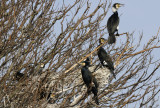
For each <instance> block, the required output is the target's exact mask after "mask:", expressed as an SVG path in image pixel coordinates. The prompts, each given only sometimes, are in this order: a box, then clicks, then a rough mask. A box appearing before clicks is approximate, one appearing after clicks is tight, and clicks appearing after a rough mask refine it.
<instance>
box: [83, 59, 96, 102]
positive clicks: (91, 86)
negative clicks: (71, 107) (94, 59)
mask: <svg viewBox="0 0 160 108" xmlns="http://www.w3.org/2000/svg"><path fill="white" fill-rule="evenodd" d="M81 65H82V66H83V67H82V69H81V73H82V78H83V81H84V83H85V84H86V86H87V92H88V94H89V93H90V92H91V91H92V93H93V94H94V100H95V102H96V104H97V105H99V101H98V96H97V93H98V86H99V85H98V83H97V80H96V78H95V77H94V76H93V75H92V73H91V72H90V70H89V69H88V67H89V66H90V60H89V58H87V59H86V60H85V61H83V62H82V63H81Z"/></svg>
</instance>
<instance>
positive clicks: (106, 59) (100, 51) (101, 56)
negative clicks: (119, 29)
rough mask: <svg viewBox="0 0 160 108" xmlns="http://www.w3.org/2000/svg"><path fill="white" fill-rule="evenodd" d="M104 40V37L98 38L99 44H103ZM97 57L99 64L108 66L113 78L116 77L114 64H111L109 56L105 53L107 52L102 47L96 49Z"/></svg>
mask: <svg viewBox="0 0 160 108" xmlns="http://www.w3.org/2000/svg"><path fill="white" fill-rule="evenodd" d="M104 42H105V39H104V38H100V39H99V44H100V45H101V44H103V43H104ZM98 58H99V60H100V62H101V64H102V65H103V66H104V67H107V68H109V70H110V71H111V73H112V74H113V76H114V78H115V79H116V75H115V73H114V65H113V62H112V59H111V57H110V56H109V55H108V54H107V52H106V51H105V50H104V48H103V47H100V48H99V49H98Z"/></svg>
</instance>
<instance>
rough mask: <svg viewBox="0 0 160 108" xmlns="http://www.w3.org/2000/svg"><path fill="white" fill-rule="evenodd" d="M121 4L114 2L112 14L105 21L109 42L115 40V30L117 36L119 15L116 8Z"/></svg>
mask: <svg viewBox="0 0 160 108" xmlns="http://www.w3.org/2000/svg"><path fill="white" fill-rule="evenodd" d="M121 6H123V4H120V3H115V4H113V6H112V11H113V14H112V15H111V16H110V17H109V19H108V22H107V29H108V33H109V37H108V43H109V44H112V43H115V42H116V38H115V35H114V33H115V32H117V34H116V36H119V34H118V25H119V16H118V12H117V10H118V8H119V7H121Z"/></svg>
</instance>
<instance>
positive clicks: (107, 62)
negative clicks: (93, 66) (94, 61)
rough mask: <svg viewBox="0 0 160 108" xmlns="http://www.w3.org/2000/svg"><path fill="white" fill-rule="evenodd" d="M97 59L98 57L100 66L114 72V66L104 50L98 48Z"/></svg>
mask: <svg viewBox="0 0 160 108" xmlns="http://www.w3.org/2000/svg"><path fill="white" fill-rule="evenodd" d="M98 57H99V59H100V61H101V64H102V65H103V66H107V67H109V68H110V69H112V70H114V65H113V62H112V59H111V57H110V56H109V55H108V54H107V52H106V51H105V50H104V48H102V47H100V49H99V51H98Z"/></svg>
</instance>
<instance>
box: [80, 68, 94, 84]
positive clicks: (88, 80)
mask: <svg viewBox="0 0 160 108" xmlns="http://www.w3.org/2000/svg"><path fill="white" fill-rule="evenodd" d="M81 73H82V78H83V81H84V83H85V84H86V86H87V87H89V86H90V84H91V82H92V73H91V72H90V71H89V70H88V68H86V67H82V69H81Z"/></svg>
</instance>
